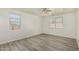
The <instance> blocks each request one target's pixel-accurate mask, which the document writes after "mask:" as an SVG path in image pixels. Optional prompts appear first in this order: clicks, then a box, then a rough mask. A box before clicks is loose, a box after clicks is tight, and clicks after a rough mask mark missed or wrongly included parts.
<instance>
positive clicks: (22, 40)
mask: <svg viewBox="0 0 79 59" xmlns="http://www.w3.org/2000/svg"><path fill="white" fill-rule="evenodd" d="M0 51H79V9H78V8H0Z"/></svg>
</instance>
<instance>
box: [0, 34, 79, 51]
mask: <svg viewBox="0 0 79 59" xmlns="http://www.w3.org/2000/svg"><path fill="white" fill-rule="evenodd" d="M0 51H79V49H78V47H77V43H76V40H75V39H71V38H65V37H60V36H54V35H48V34H41V35H37V36H33V37H30V38H25V39H21V40H17V41H13V42H9V43H6V44H2V45H0Z"/></svg>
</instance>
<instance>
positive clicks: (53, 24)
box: [50, 16, 64, 28]
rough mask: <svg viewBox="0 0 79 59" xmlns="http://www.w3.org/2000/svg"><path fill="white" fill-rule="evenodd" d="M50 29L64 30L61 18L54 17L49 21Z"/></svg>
mask: <svg viewBox="0 0 79 59" xmlns="http://www.w3.org/2000/svg"><path fill="white" fill-rule="evenodd" d="M50 28H64V26H63V17H62V16H56V17H54V18H53V19H50Z"/></svg>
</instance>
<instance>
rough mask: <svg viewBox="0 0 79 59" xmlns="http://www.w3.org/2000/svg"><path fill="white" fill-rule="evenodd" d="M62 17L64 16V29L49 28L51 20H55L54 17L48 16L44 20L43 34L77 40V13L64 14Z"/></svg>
mask: <svg viewBox="0 0 79 59" xmlns="http://www.w3.org/2000/svg"><path fill="white" fill-rule="evenodd" d="M61 16H63V22H64V29H51V28H50V27H49V19H53V18H52V17H53V16H48V17H45V18H44V25H43V32H44V33H46V34H53V35H58V36H64V37H69V38H76V29H75V26H76V25H75V22H76V21H75V16H76V15H75V13H67V14H62V15H61Z"/></svg>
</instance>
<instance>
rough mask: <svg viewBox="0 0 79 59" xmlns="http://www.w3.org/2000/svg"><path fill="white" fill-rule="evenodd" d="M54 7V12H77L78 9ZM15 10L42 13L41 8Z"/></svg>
mask: <svg viewBox="0 0 79 59" xmlns="http://www.w3.org/2000/svg"><path fill="white" fill-rule="evenodd" d="M52 9H53V14H59V13H68V12H75V10H76V9H75V8H52ZM14 10H18V11H21V12H25V13H31V14H35V15H40V10H41V8H14Z"/></svg>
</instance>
